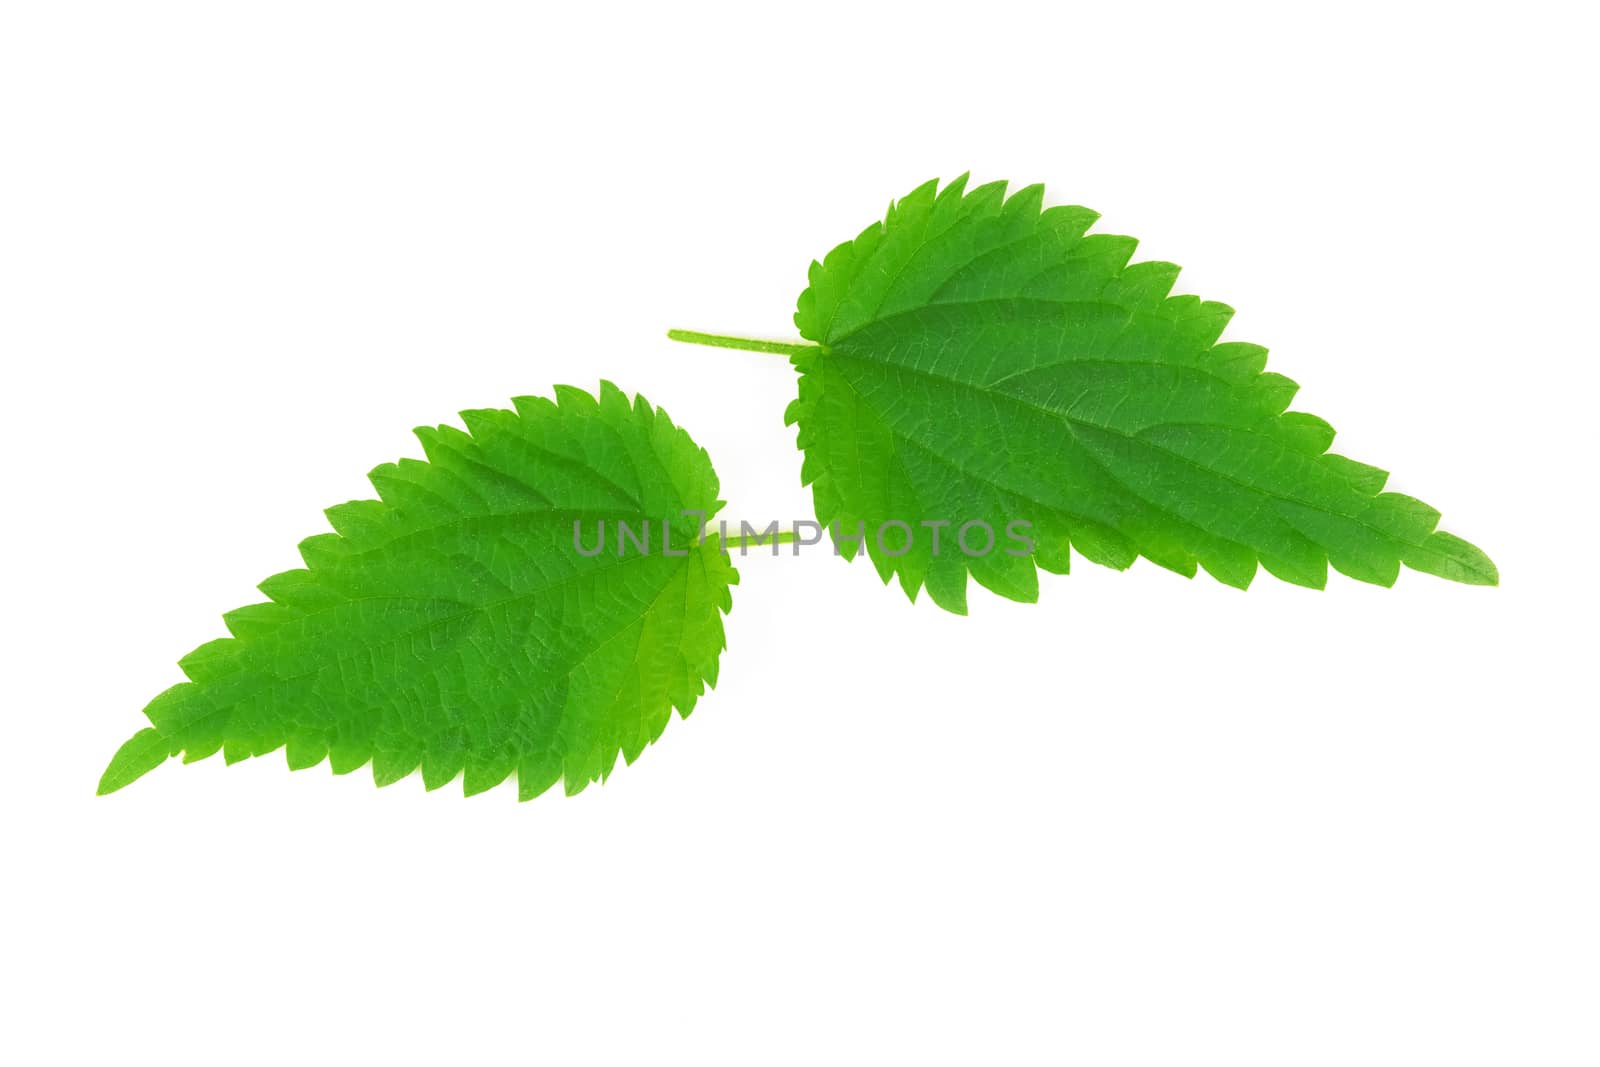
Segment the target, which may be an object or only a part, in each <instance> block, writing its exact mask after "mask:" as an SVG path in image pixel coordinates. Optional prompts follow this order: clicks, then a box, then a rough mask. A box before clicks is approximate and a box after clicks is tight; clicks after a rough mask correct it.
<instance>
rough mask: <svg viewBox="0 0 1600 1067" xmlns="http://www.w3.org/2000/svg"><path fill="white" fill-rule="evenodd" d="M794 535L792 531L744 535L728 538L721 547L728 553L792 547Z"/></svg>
mask: <svg viewBox="0 0 1600 1067" xmlns="http://www.w3.org/2000/svg"><path fill="white" fill-rule="evenodd" d="M716 538H717V535H716V534H712V535H711V539H712V540H716ZM794 539H795V533H794V531H793V530H779V531H778V532H777V533H774V534H760V533H754V534H746V535H745V536H743V537H730V538H728V539H727V540H726V541H724V542H723V547H724V548H725V549H726V550H727V551H729V552H743V551H744V550H745V549H746V548H749V547H751V546H755V547H756V548H761V547H763V546H766V545H792V544H794Z"/></svg>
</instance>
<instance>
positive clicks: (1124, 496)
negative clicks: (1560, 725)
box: [679, 177, 1497, 612]
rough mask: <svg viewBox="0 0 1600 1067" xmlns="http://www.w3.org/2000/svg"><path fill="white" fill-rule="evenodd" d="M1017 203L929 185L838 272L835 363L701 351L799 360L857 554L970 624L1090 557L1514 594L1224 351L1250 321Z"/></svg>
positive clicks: (1257, 352)
mask: <svg viewBox="0 0 1600 1067" xmlns="http://www.w3.org/2000/svg"><path fill="white" fill-rule="evenodd" d="M1005 189H1006V186H1005V183H1003V182H996V183H993V184H989V185H984V186H980V187H979V188H976V189H973V190H971V191H970V192H969V191H967V189H966V178H964V177H963V178H958V179H956V180H955V181H953V182H951V183H949V184H948V185H946V186H945V187H944V189H943V190H939V189H938V188H937V183H936V182H929V183H927V184H925V185H923V186H920V187H919V188H917V189H916V190H914V191H913V192H912V193H911V194H910V195H909V196H907V197H905V198H904V199H902V200H900V201H899V202H898V203H896V204H894V205H892V206H891V207H890V209H889V212H888V216H887V218H885V219H884V220H883V221H882V222H879V223H874V224H873V225H871V226H869V227H867V228H866V229H865V230H863V231H862V232H861V234H860V235H859V236H858V237H856V238H855V239H854V240H852V241H847V242H845V243H844V244H841V245H839V246H838V247H837V248H835V249H834V250H833V251H832V252H830V253H828V255H827V257H826V258H825V259H824V261H823V262H821V263H813V264H812V265H811V271H810V286H809V287H808V288H807V289H806V291H805V292H804V293H802V294H801V296H800V301H799V310H798V312H797V313H796V315H795V323H796V325H797V326H798V327H799V329H800V333H801V335H802V336H803V337H805V338H807V339H808V340H810V341H812V342H815V344H814V345H808V346H796V345H783V344H775V343H772V342H761V343H755V344H752V343H748V342H743V341H742V340H740V339H732V338H712V337H707V336H705V335H682V334H680V335H679V336H680V339H684V340H700V341H703V342H704V343H712V344H727V345H730V346H732V347H755V348H759V349H761V350H766V351H782V352H785V353H787V354H790V355H791V356H792V361H793V363H794V365H795V367H796V368H797V369H798V370H799V371H800V392H799V399H797V400H796V401H795V402H794V403H793V404H792V405H791V406H790V408H789V410H788V413H787V419H788V421H789V422H790V423H791V424H797V425H798V427H799V432H798V443H799V447H800V448H801V449H802V450H803V451H804V453H805V460H804V466H803V468H802V480H803V481H804V482H805V483H806V484H809V485H810V486H811V487H812V490H813V494H814V497H815V504H816V511H817V518H818V519H819V520H820V521H821V522H823V523H825V524H830V525H832V526H833V529H834V533H833V536H834V539H835V541H836V542H841V544H840V547H841V550H842V551H843V553H844V554H846V555H847V556H853V555H854V553H855V550H856V548H857V544H856V543H855V542H854V540H853V538H854V535H855V534H856V533H857V532H859V531H860V530H861V529H862V527H863V525H864V528H865V532H866V537H865V538H864V544H865V546H866V548H867V552H868V554H869V555H870V556H871V558H872V560H873V563H874V564H875V565H876V567H877V569H878V572H879V574H880V575H881V576H882V578H883V580H884V581H885V582H887V581H889V580H890V578H891V577H894V576H898V578H899V581H900V584H901V586H902V587H903V588H904V589H905V591H906V593H907V594H908V595H910V596H911V597H912V598H913V599H914V598H915V596H916V594H917V592H918V590H919V589H920V588H922V587H923V586H926V587H927V590H928V593H929V595H930V596H931V597H932V598H933V600H934V601H935V602H937V603H938V604H940V605H941V606H943V607H945V608H947V609H949V610H951V611H955V612H964V611H965V609H966V584H967V575H968V574H969V573H970V574H971V575H972V577H973V578H974V579H976V580H977V581H978V582H979V583H980V584H982V585H984V586H986V587H987V588H989V589H991V590H993V591H994V592H996V593H999V594H1000V595H1002V596H1006V597H1010V598H1012V599H1014V600H1022V601H1032V600H1035V599H1036V598H1037V596H1038V578H1037V574H1036V571H1035V567H1036V566H1037V567H1041V568H1043V569H1045V570H1047V571H1052V572H1056V573H1066V571H1067V569H1068V563H1069V548H1073V549H1076V550H1077V551H1078V553H1079V554H1081V555H1082V556H1084V557H1085V558H1086V559H1089V560H1091V561H1093V562H1095V563H1100V564H1104V565H1107V566H1111V567H1116V568H1126V567H1128V566H1129V565H1130V564H1131V563H1132V562H1133V561H1134V559H1135V558H1137V557H1139V556H1144V557H1145V558H1147V559H1149V560H1151V561H1153V562H1155V563H1157V564H1160V565H1161V566H1163V567H1166V568H1169V569H1171V570H1174V571H1177V572H1178V573H1179V574H1183V575H1186V576H1191V577H1192V576H1193V575H1194V574H1195V573H1196V569H1197V568H1204V569H1205V570H1206V571H1207V572H1209V573H1210V574H1211V575H1213V576H1214V577H1215V578H1217V579H1218V580H1219V581H1222V582H1225V583H1226V584H1228V585H1232V586H1237V587H1239V588H1241V589H1243V588H1245V587H1246V586H1248V585H1249V584H1250V582H1251V579H1252V578H1253V577H1254V575H1255V573H1256V568H1257V565H1258V564H1259V565H1260V566H1261V567H1264V568H1265V569H1266V570H1267V571H1268V572H1269V573H1271V574H1273V575H1275V576H1277V577H1278V578H1281V579H1283V580H1285V581H1288V582H1293V583H1296V584H1298V585H1304V586H1310V587H1313V588H1321V587H1322V586H1323V585H1324V584H1325V583H1326V581H1327V571H1328V565H1329V564H1330V563H1331V564H1332V565H1333V567H1334V569H1336V570H1338V571H1340V572H1341V573H1344V574H1346V575H1349V576H1350V577H1352V578H1357V579H1359V580H1361V581H1364V582H1373V583H1376V584H1379V585H1385V586H1387V585H1391V584H1393V582H1394V581H1395V578H1396V575H1397V574H1398V572H1399V569H1400V566H1401V564H1405V565H1406V566H1408V567H1411V568H1413V569H1416V570H1419V571H1425V572H1427V573H1429V574H1435V575H1439V576H1441V577H1444V578H1449V579H1452V580H1455V581H1460V582H1468V583H1474V584H1481V585H1493V584H1495V582H1496V581H1497V574H1496V571H1495V567H1494V564H1493V563H1491V562H1490V561H1489V559H1488V557H1487V556H1485V555H1484V554H1483V553H1482V552H1481V551H1479V550H1478V549H1477V548H1475V547H1473V546H1472V545H1470V544H1468V543H1467V542H1465V541H1463V540H1461V539H1460V538H1458V537H1455V536H1453V535H1451V534H1448V533H1443V532H1439V531H1437V530H1436V529H1435V526H1436V525H1437V523H1438V520H1439V513H1438V512H1437V511H1435V510H1434V509H1433V508H1431V507H1429V506H1428V505H1426V504H1424V503H1422V502H1421V501H1420V500H1415V499H1413V498H1411V497H1408V496H1402V495H1400V494H1398V493H1385V492H1382V489H1383V485H1384V481H1385V479H1386V478H1387V474H1386V473H1385V472H1384V471H1381V470H1378V469H1377V468H1375V467H1370V466H1367V465H1365V464H1362V463H1357V462H1354V461H1352V460H1349V459H1346V458H1344V457H1343V456H1338V455H1334V454H1331V453H1329V452H1328V447H1329V445H1330V444H1331V443H1332V441H1333V436H1334V432H1333V428H1332V427H1331V426H1329V425H1328V424H1327V423H1326V422H1324V421H1323V420H1322V419H1320V418H1317V417H1316V416H1315V415H1308V414H1304V413H1301V412H1291V411H1288V410H1287V408H1288V406H1289V402H1290V400H1291V399H1293V397H1294V394H1295V391H1296V388H1297V386H1296V385H1295V383H1294V382H1292V381H1290V380H1289V379H1288V378H1285V377H1283V376H1282V375H1279V374H1274V373H1271V372H1269V371H1266V370H1265V369H1264V367H1265V363H1266V355H1267V353H1266V349H1264V348H1262V347H1260V346H1259V345H1253V344H1246V343H1243V342H1237V341H1230V342H1221V343H1219V340H1218V339H1219V337H1220V336H1221V334H1222V331H1223V327H1224V326H1226V325H1227V323H1228V319H1229V318H1230V317H1231V316H1232V314H1233V310H1232V309H1231V308H1229V307H1228V306H1226V305H1225V304H1219V303H1216V302H1214V301H1206V300H1201V299H1199V298H1198V297H1193V296H1169V295H1168V293H1169V292H1170V290H1171V289H1172V286H1173V283H1174V281H1175V280H1176V278H1177V276H1178V268H1177V267H1175V266H1173V265H1172V264H1170V263H1159V262H1148V263H1134V264H1130V263H1129V260H1130V259H1131V257H1132V255H1133V251H1134V247H1135V244H1136V242H1135V241H1134V240H1133V239H1132V238H1129V237H1119V236H1115V235H1111V234H1091V233H1089V228H1090V226H1091V225H1092V224H1093V223H1094V221H1095V220H1096V218H1097V217H1098V216H1097V215H1096V214H1095V213H1094V212H1092V211H1089V210H1088V209H1086V208H1081V207H1051V208H1043V207H1042V202H1043V195H1044V191H1043V188H1042V187H1041V186H1038V185H1033V186H1029V187H1027V188H1025V189H1022V190H1020V191H1018V192H1016V193H1014V194H1012V195H1011V196H1010V197H1009V198H1007V197H1006V195H1005ZM1019 520H1020V521H1021V522H1022V523H1025V524H1031V531H1029V530H1028V529H1027V528H1026V527H1013V526H1012V524H1014V523H1017V522H1018V521H1019ZM941 523H949V524H950V525H948V526H942V525H940V524H941ZM967 523H979V524H981V525H978V526H974V527H973V528H972V530H971V531H970V537H969V544H968V547H970V548H971V549H972V552H970V553H969V552H967V551H964V550H961V548H960V547H959V546H958V545H957V544H956V543H955V537H956V534H957V533H958V530H959V527H960V526H962V525H963V524H967ZM885 524H903V525H893V526H891V527H890V532H889V533H887V534H883V535H882V536H881V537H880V531H882V530H883V529H884V526H885ZM985 528H987V529H988V530H990V531H992V532H993V535H994V536H995V538H996V541H997V545H996V547H995V548H994V549H993V550H991V551H988V552H987V553H980V552H979V550H980V549H981V548H982V547H983V545H984V544H985V534H984V529H985ZM1008 528H1013V529H1017V530H1019V531H1022V532H1023V533H1024V535H1025V536H1024V537H1021V538H1008V536H1007V533H1006V531H1007V530H1008ZM936 537H940V538H942V542H941V543H940V544H939V549H940V550H939V551H937V552H936V551H935V538H936ZM1028 542H1031V546H1030V545H1029V544H1028ZM1030 547H1031V551H1028V550H1027V549H1028V548H1030Z"/></svg>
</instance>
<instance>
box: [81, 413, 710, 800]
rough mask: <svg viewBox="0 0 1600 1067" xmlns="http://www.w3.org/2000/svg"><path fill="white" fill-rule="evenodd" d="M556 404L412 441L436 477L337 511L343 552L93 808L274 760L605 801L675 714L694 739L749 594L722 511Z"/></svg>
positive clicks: (310, 567)
mask: <svg viewBox="0 0 1600 1067" xmlns="http://www.w3.org/2000/svg"><path fill="white" fill-rule="evenodd" d="M556 397H557V400H556V402H552V401H550V400H547V399H544V398H537V397H519V398H517V399H516V400H514V401H513V404H514V405H515V408H516V410H515V411H504V410H484V411H466V412H463V413H462V419H463V421H464V422H465V424H466V427H467V432H462V431H461V430H458V429H455V428H452V427H449V426H440V427H437V428H433V429H427V428H424V429H419V430H418V431H417V436H418V437H419V438H420V439H421V441H422V447H423V450H424V451H425V453H426V454H427V457H428V460H427V462H422V461H419V460H401V461H400V462H398V463H390V464H385V465H383V466H381V467H379V468H377V469H376V470H374V471H373V472H372V474H371V476H370V477H371V479H372V484H373V486H374V487H375V488H376V489H377V491H378V494H379V496H380V497H381V499H380V500H363V501H356V502H352V503H349V504H342V505H339V506H338V507H334V508H330V509H329V510H328V513H327V514H328V518H329V520H330V521H331V523H332V524H333V527H334V529H335V530H336V531H337V532H336V533H326V534H319V535H317V536H315V537H311V538H309V539H307V540H306V541H304V542H302V543H301V545H300V552H301V555H302V557H303V558H304V559H305V562H306V566H305V569H303V570H294V571H288V572H285V573H283V574H279V575H275V576H273V577H271V578H268V579H267V580H266V581H265V582H263V583H261V591H262V592H263V593H265V594H266V595H267V597H268V598H269V601H268V602H267V603H263V604H255V605H252V606H249V607H245V608H240V609H239V610H237V611H234V612H231V613H229V614H228V615H226V616H224V621H225V622H226V624H227V627H228V630H229V631H230V632H231V633H232V634H233V636H232V637H231V638H225V639H222V640H218V641H213V642H211V643H209V644H206V645H202V646H201V647H200V648H198V649H196V650H195V651H194V652H192V653H190V654H189V655H188V656H187V657H185V658H184V660H183V661H182V667H183V671H184V673H185V674H186V675H187V676H188V678H189V679H190V680H189V681H187V682H184V683H182V684H180V685H176V686H174V687H172V688H171V689H168V690H167V691H166V692H164V693H162V694H161V695H160V696H158V697H156V698H155V699H154V700H153V701H151V702H150V705H149V706H148V707H147V708H146V709H145V714H146V716H148V718H149V719H150V722H151V724H152V727H151V728H147V729H143V730H140V731H139V732H138V733H137V734H135V735H134V736H133V738H132V739H131V740H129V741H128V742H127V743H126V744H125V745H123V746H122V748H121V750H119V751H118V752H117V754H116V756H115V757H114V758H113V759H112V761H111V765H110V766H109V767H108V768H107V769H106V772H105V775H104V777H103V778H102V779H101V782H100V792H101V793H109V792H112V791H114V790H117V789H120V788H122V787H123V786H125V785H127V784H128V783H129V782H132V781H133V780H135V779H137V778H138V777H140V776H141V775H143V774H145V773H146V772H148V771H150V770H151V769H153V768H154V767H156V766H158V765H159V764H161V763H162V762H164V761H165V760H166V759H167V758H168V757H169V756H174V755H177V754H179V753H183V754H184V758H185V761H190V760H196V759H201V758H203V757H206V756H209V755H212V754H213V753H215V752H217V751H219V750H221V751H222V752H223V753H224V754H225V756H226V758H227V760H228V762H229V763H233V762H235V761H237V760H240V759H243V758H245V757H247V756H260V755H264V754H266V753H269V752H273V751H276V750H277V749H280V748H281V749H284V750H285V753H286V757H287V760H288V763H289V766H290V768H292V769H300V768H305V767H311V766H315V765H316V764H318V763H321V762H322V761H323V760H325V759H326V760H328V762H329V763H330V764H331V765H332V768H333V771H334V773H336V774H343V773H346V772H349V771H352V770H355V769H356V768H358V767H361V766H363V765H365V764H368V763H371V765H372V774H373V778H374V780H375V781H376V782H377V784H379V785H387V784H388V783H390V782H394V781H397V780H398V779H400V778H403V777H405V776H406V775H408V774H410V773H411V772H412V771H414V770H416V769H417V768H418V767H421V769H422V779H423V782H424V784H425V785H426V786H427V788H429V789H435V788H437V787H439V786H441V785H444V784H445V783H447V782H449V781H451V780H452V779H454V778H455V777H456V776H457V775H458V774H462V773H463V771H464V772H465V774H464V788H465V792H466V793H467V794H468V795H471V794H473V793H478V792H482V791H483V790H485V789H489V788H491V787H492V786H495V785H497V784H499V783H500V782H502V781H504V780H505V779H506V778H507V777H509V776H510V775H511V774H513V773H515V774H516V776H517V783H518V794H519V796H520V797H521V798H522V799H524V800H527V799H529V798H531V797H534V796H536V795H538V794H539V793H541V792H543V791H544V790H545V789H547V788H548V787H549V786H550V785H552V784H554V783H555V782H556V781H557V780H558V779H564V780H565V784H566V791H567V792H568V793H576V792H578V791H579V790H581V789H583V788H584V786H585V785H587V784H588V783H589V782H592V781H596V780H599V779H603V778H605V777H606V776H607V775H608V774H609V773H610V771H611V769H612V768H613V766H614V765H615V763H616V759H617V755H618V754H619V753H620V754H621V755H622V756H623V758H624V759H626V760H627V761H628V762H630V763H631V762H632V761H633V760H634V759H635V758H637V757H638V755H639V753H640V752H641V751H642V750H643V749H644V747H645V746H646V745H648V744H650V743H651V742H652V741H654V740H655V739H656V738H657V737H659V736H661V732H662V730H664V729H665V727H666V725H667V721H668V719H669V718H670V716H671V709H672V708H674V707H675V708H677V709H678V711H679V713H680V714H682V715H685V716H687V715H688V714H689V712H690V711H691V710H693V708H694V705H695V701H696V700H697V699H698V697H699V696H700V695H701V694H702V693H703V692H704V691H705V687H706V686H707V685H714V684H715V683H716V677H717V660H718V656H719V654H720V653H721V651H722V649H723V648H724V647H725V640H724V636H723V628H722V615H723V614H724V613H726V612H727V611H728V610H729V609H730V607H731V605H732V598H731V595H730V592H729V587H730V586H732V585H734V584H736V583H737V581H738V574H737V572H736V571H735V570H734V569H733V567H732V566H731V565H730V562H729V560H728V557H727V556H726V555H725V554H724V553H723V551H722V550H721V546H720V545H719V544H718V543H717V542H716V541H715V540H710V541H706V542H698V541H697V538H698V535H699V533H700V530H701V516H702V514H703V516H704V517H705V518H709V517H710V516H711V515H713V514H715V512H716V511H717V510H718V509H719V508H720V507H721V506H722V502H721V501H720V500H718V499H717V478H716V475H715V473H713V471H712V469H711V462H710V460H709V458H708V457H707V456H706V453H705V451H704V450H703V449H701V448H699V447H698V446H697V445H695V443H694V442H693V441H692V440H690V438H689V435H688V434H687V433H685V432H684V431H683V430H681V429H678V428H677V427H675V426H674V425H673V424H672V421H671V420H670V419H669V418H668V417H667V414H666V412H664V411H661V410H659V409H654V408H652V407H651V406H650V405H649V404H648V403H646V402H645V401H644V399H643V398H637V399H636V400H635V401H634V402H633V403H632V404H631V405H630V404H629V402H628V400H627V398H626V397H624V396H623V394H622V393H621V391H620V390H618V389H617V387H616V386H614V385H612V384H610V383H609V382H605V383H602V384H601V389H600V395H599V397H598V398H596V397H593V396H591V395H589V394H588V393H585V392H583V391H581V390H578V389H573V388H570V387H558V388H557V389H556ZM692 513H701V514H692ZM575 523H581V538H580V537H579V536H578V535H579V532H580V531H579V530H575V527H574V524H575ZM618 523H625V524H627V527H628V530H629V531H630V533H631V534H632V537H631V538H630V539H629V540H628V541H627V542H626V547H621V546H619V545H618V543H617V541H618V535H619V532H620V528H619V527H618V525H617V524H618ZM602 524H603V527H602ZM646 524H648V527H649V533H648V538H649V541H648V546H647V550H641V548H640V541H641V540H642V538H641V537H640V535H641V534H642V533H643V532H644V530H645V527H646ZM602 528H603V529H604V535H605V537H606V538H607V540H606V541H604V542H603V546H604V547H603V550H598V551H597V538H599V537H600V536H601V534H600V531H601V529H602ZM663 530H665V539H664V535H663Z"/></svg>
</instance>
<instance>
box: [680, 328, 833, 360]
mask: <svg viewBox="0 0 1600 1067" xmlns="http://www.w3.org/2000/svg"><path fill="white" fill-rule="evenodd" d="M667 336H668V337H669V338H671V339H672V340H674V341H684V342H687V343H688V344H691V345H710V346H711V347H712V348H741V349H743V350H744V351H746V352H771V353H773V354H774V355H779V356H803V355H805V354H806V353H807V352H815V351H817V350H818V349H819V348H821V347H822V346H821V345H812V344H804V345H796V344H785V343H784V342H782V341H757V340H754V339H753V338H749V337H724V336H723V335H722V334H716V333H696V332H695V331H693V330H668V331H667Z"/></svg>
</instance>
